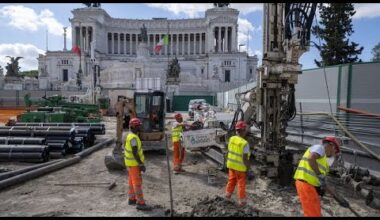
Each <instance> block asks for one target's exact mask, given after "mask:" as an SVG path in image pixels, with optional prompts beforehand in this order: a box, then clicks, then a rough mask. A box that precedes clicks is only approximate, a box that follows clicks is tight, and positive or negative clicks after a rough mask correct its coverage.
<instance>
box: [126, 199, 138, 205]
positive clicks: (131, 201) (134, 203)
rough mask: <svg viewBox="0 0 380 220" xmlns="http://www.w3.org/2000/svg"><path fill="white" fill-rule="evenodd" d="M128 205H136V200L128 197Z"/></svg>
mask: <svg viewBox="0 0 380 220" xmlns="http://www.w3.org/2000/svg"><path fill="white" fill-rule="evenodd" d="M128 205H136V200H132V199H128Z"/></svg>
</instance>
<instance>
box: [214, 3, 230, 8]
mask: <svg viewBox="0 0 380 220" xmlns="http://www.w3.org/2000/svg"><path fill="white" fill-rule="evenodd" d="M229 4H230V3H214V6H215V7H217V8H224V7H228V5H229Z"/></svg>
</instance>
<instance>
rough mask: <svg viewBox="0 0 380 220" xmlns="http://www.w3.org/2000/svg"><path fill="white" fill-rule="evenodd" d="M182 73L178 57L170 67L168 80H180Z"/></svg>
mask: <svg viewBox="0 0 380 220" xmlns="http://www.w3.org/2000/svg"><path fill="white" fill-rule="evenodd" d="M180 72H181V67H180V65H179V62H178V59H177V57H175V58H174V59H173V60H172V62H171V63H170V65H169V69H168V73H167V78H178V77H179V73H180Z"/></svg>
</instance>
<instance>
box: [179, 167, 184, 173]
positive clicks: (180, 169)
mask: <svg viewBox="0 0 380 220" xmlns="http://www.w3.org/2000/svg"><path fill="white" fill-rule="evenodd" d="M178 171H179V172H180V173H184V172H186V170H184V169H183V168H182V167H180V168H179V169H178Z"/></svg>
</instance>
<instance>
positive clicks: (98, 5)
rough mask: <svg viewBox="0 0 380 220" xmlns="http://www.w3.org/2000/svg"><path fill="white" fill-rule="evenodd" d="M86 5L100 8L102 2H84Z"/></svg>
mask: <svg viewBox="0 0 380 220" xmlns="http://www.w3.org/2000/svg"><path fill="white" fill-rule="evenodd" d="M82 4H84V5H86V6H87V7H94V8H100V3H82Z"/></svg>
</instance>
